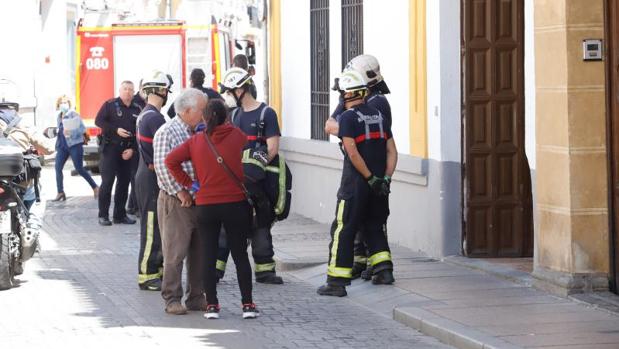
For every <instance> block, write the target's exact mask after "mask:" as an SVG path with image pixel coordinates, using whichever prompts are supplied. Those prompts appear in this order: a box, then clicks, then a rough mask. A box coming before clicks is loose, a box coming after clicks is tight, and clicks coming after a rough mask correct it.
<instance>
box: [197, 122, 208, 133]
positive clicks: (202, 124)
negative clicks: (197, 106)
mask: <svg viewBox="0 0 619 349" xmlns="http://www.w3.org/2000/svg"><path fill="white" fill-rule="evenodd" d="M205 129H206V124H204V123H203V122H201V123H199V124H198V125H196V132H200V131H204V130H205Z"/></svg>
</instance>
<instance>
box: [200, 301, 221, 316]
mask: <svg viewBox="0 0 619 349" xmlns="http://www.w3.org/2000/svg"><path fill="white" fill-rule="evenodd" d="M219 309H220V308H219V304H209V305H207V306H206V313H204V317H205V318H207V319H219Z"/></svg>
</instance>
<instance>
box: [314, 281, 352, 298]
mask: <svg viewBox="0 0 619 349" xmlns="http://www.w3.org/2000/svg"><path fill="white" fill-rule="evenodd" d="M316 293H318V294H319V295H321V296H333V297H344V296H346V294H347V293H346V287H345V286H337V285H330V284H325V285H322V286H320V287H319V288H318V290H316Z"/></svg>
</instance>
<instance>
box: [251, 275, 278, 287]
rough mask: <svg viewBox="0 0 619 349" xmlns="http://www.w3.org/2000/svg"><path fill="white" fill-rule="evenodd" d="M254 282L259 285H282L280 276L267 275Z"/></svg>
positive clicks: (257, 278)
mask: <svg viewBox="0 0 619 349" xmlns="http://www.w3.org/2000/svg"><path fill="white" fill-rule="evenodd" d="M256 282H259V283H261V284H270V285H281V284H283V283H284V280H283V279H282V277H281V276H277V275H275V274H270V273H269V274H266V275H264V276H261V277H256Z"/></svg>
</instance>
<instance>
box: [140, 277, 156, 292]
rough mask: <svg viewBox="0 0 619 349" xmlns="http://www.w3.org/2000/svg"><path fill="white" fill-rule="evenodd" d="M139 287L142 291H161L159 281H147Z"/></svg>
mask: <svg viewBox="0 0 619 349" xmlns="http://www.w3.org/2000/svg"><path fill="white" fill-rule="evenodd" d="M139 286H140V290H142V291H161V279H153V280H148V281H146V282H144V283H142V284H139Z"/></svg>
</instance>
